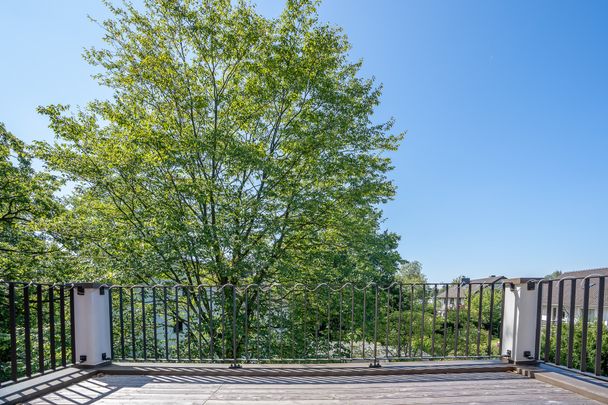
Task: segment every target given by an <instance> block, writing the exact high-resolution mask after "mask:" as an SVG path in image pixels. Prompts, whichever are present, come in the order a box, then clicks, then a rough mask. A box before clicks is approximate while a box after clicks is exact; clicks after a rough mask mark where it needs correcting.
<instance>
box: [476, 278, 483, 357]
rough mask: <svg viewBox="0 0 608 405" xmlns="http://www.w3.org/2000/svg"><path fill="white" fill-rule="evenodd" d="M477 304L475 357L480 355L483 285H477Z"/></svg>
mask: <svg viewBox="0 0 608 405" xmlns="http://www.w3.org/2000/svg"><path fill="white" fill-rule="evenodd" d="M477 291H478V292H479V304H478V306H477V357H479V356H480V355H481V351H480V348H481V315H482V313H483V284H479V290H477Z"/></svg>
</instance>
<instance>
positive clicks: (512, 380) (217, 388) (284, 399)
mask: <svg viewBox="0 0 608 405" xmlns="http://www.w3.org/2000/svg"><path fill="white" fill-rule="evenodd" d="M208 379H211V380H218V379H220V378H208V377H195V376H173V377H171V376H142V375H139V376H116V375H111V376H103V377H95V378H92V379H90V380H87V381H83V382H80V383H78V384H75V385H73V386H71V387H68V388H66V389H62V390H60V391H57V392H56V393H53V394H49V395H46V396H44V397H42V398H40V399H39V400H35V401H32V402H30V403H32V404H47V405H48V404H49V403H51V404H57V405H60V404H70V405H74V404H84V403H94V402H96V401H97V400H101V402H103V403H104V404H114V403H128V404H129V405H139V404H170V403H185V404H188V403H192V404H194V403H197V404H200V403H202V402H204V403H205V404H210V405H212V404H222V405H227V404H237V405H247V404H256V405H264V404H273V405H276V404H277V403H294V404H306V405H310V404H312V403H314V404H338V403H343V402H344V401H346V402H348V403H350V404H366V405H367V404H377V403H383V404H389V405H390V404H402V403H404V402H407V403H408V404H456V403H481V404H490V403H491V404H494V405H500V404H511V405H512V404H518V403H522V404H523V403H527V404H529V403H535V404H594V403H596V402H594V401H591V400H589V399H586V398H583V397H581V396H578V395H576V394H574V393H572V392H569V391H566V390H564V389H561V388H558V387H554V386H551V385H549V384H546V383H543V382H540V381H537V380H533V379H530V378H526V377H523V376H521V375H518V374H514V373H474V374H470V375H466V376H465V375H462V374H445V375H437V374H432V375H423V376H401V375H398V376H371V377H369V376H368V377H365V376H363V377H358V378H356V377H331V378H329V379H328V378H312V379H311V378H304V377H303V378H299V377H274V378H272V377H265V378H261V377H258V378H250V377H247V378H242V377H239V378H237V377H232V378H223V379H224V380H232V381H235V382H234V383H221V384H217V383H208V382H204V381H205V380H208ZM501 401H502V402H501Z"/></svg>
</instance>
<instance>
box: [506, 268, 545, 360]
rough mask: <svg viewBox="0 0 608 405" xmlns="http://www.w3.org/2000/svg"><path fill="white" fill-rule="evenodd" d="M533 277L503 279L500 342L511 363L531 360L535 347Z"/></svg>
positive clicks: (534, 289)
mask: <svg viewBox="0 0 608 405" xmlns="http://www.w3.org/2000/svg"><path fill="white" fill-rule="evenodd" d="M538 280H539V279H537V278H512V279H507V280H504V283H505V290H504V291H505V293H504V297H503V300H504V302H503V304H504V308H503V318H502V322H503V325H502V336H501V343H502V344H501V346H502V353H501V356H502V357H503V359H507V360H508V361H509V362H512V363H515V364H525V363H535V362H536V360H535V359H537V358H538V357H537V355H538V353H536V350H537V347H536V346H537V345H536V341H537V337H536V334H537V328H536V326H537V325H536V323H537V310H538V294H539V288H538Z"/></svg>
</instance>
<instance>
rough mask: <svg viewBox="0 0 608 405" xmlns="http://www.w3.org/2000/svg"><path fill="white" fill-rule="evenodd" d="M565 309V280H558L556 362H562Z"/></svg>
mask: <svg viewBox="0 0 608 405" xmlns="http://www.w3.org/2000/svg"><path fill="white" fill-rule="evenodd" d="M563 310H564V280H559V281H558V282H557V324H556V326H555V364H557V365H558V366H559V365H560V364H561V357H562V312H563Z"/></svg>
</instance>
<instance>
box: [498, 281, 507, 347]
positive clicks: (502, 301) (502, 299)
mask: <svg viewBox="0 0 608 405" xmlns="http://www.w3.org/2000/svg"><path fill="white" fill-rule="evenodd" d="M506 287H507V286H506V284H505V283H504V282H503V283H502V296H501V300H500V327H499V332H498V336H499V343H498V355H499V356H501V355H502V343H503V342H502V328H503V325H504V319H503V315H502V314H504V313H505V289H506Z"/></svg>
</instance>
